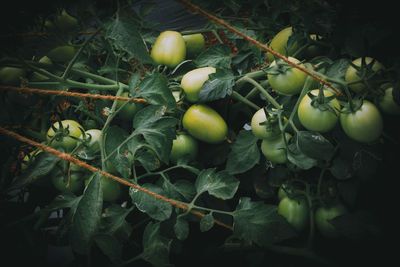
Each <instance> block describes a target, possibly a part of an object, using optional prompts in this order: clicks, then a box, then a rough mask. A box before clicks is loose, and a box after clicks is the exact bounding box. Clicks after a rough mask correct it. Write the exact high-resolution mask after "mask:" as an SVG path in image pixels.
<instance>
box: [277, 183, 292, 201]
mask: <svg viewBox="0 0 400 267" xmlns="http://www.w3.org/2000/svg"><path fill="white" fill-rule="evenodd" d="M288 192H289V194H290V193H291V189H290V187H289V186H288V185H287V184H282V185H281V186H280V187H279V190H278V199H279V200H282V199H284V198H285V197H288V194H287V193H288Z"/></svg>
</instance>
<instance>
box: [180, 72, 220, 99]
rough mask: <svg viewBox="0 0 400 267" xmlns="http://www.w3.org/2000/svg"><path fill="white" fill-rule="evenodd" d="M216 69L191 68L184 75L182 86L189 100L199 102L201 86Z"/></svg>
mask: <svg viewBox="0 0 400 267" xmlns="http://www.w3.org/2000/svg"><path fill="white" fill-rule="evenodd" d="M215 71H216V69H215V68H214V67H203V68H199V69H194V70H191V71H189V72H188V73H186V74H185V75H183V77H182V80H181V87H182V89H183V91H184V92H185V95H186V99H187V100H188V101H190V102H197V100H198V99H199V93H200V89H201V87H202V86H203V84H204V83H205V82H206V81H207V80H208V79H209V75H210V74H211V73H215Z"/></svg>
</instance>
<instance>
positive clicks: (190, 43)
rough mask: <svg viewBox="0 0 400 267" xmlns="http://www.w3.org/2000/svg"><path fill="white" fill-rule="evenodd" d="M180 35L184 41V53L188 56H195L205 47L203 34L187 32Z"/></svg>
mask: <svg viewBox="0 0 400 267" xmlns="http://www.w3.org/2000/svg"><path fill="white" fill-rule="evenodd" d="M182 37H183V39H184V40H185V43H186V54H187V56H188V57H195V56H197V55H198V54H200V53H201V52H202V51H203V50H204V49H205V44H206V41H205V39H204V36H203V34H201V33H195V34H187V35H183V36H182Z"/></svg>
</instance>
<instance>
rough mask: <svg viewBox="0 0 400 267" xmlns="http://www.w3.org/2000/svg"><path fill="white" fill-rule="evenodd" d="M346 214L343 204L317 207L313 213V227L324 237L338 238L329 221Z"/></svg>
mask: <svg viewBox="0 0 400 267" xmlns="http://www.w3.org/2000/svg"><path fill="white" fill-rule="evenodd" d="M346 213H347V209H346V207H345V206H344V205H343V204H338V203H337V204H334V205H332V206H327V207H319V208H317V210H316V211H315V225H316V226H317V229H318V230H319V232H320V233H321V234H322V235H323V236H324V237H327V238H335V237H338V235H339V234H338V232H337V230H336V228H335V227H334V226H333V225H332V224H331V223H330V222H329V221H330V220H333V219H334V218H336V217H338V216H342V215H344V214H346Z"/></svg>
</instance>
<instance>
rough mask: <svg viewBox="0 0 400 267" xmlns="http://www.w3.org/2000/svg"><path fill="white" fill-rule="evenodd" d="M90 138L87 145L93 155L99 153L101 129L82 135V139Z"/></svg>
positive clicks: (91, 130)
mask: <svg viewBox="0 0 400 267" xmlns="http://www.w3.org/2000/svg"><path fill="white" fill-rule="evenodd" d="M84 135H85V137H86V138H88V139H89V140H90V141H89V142H88V143H87V146H88V149H89V151H90V152H92V153H97V152H99V151H100V141H101V140H100V137H101V130H99V129H90V130H87V131H85V133H82V135H81V136H80V139H83V138H84Z"/></svg>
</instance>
